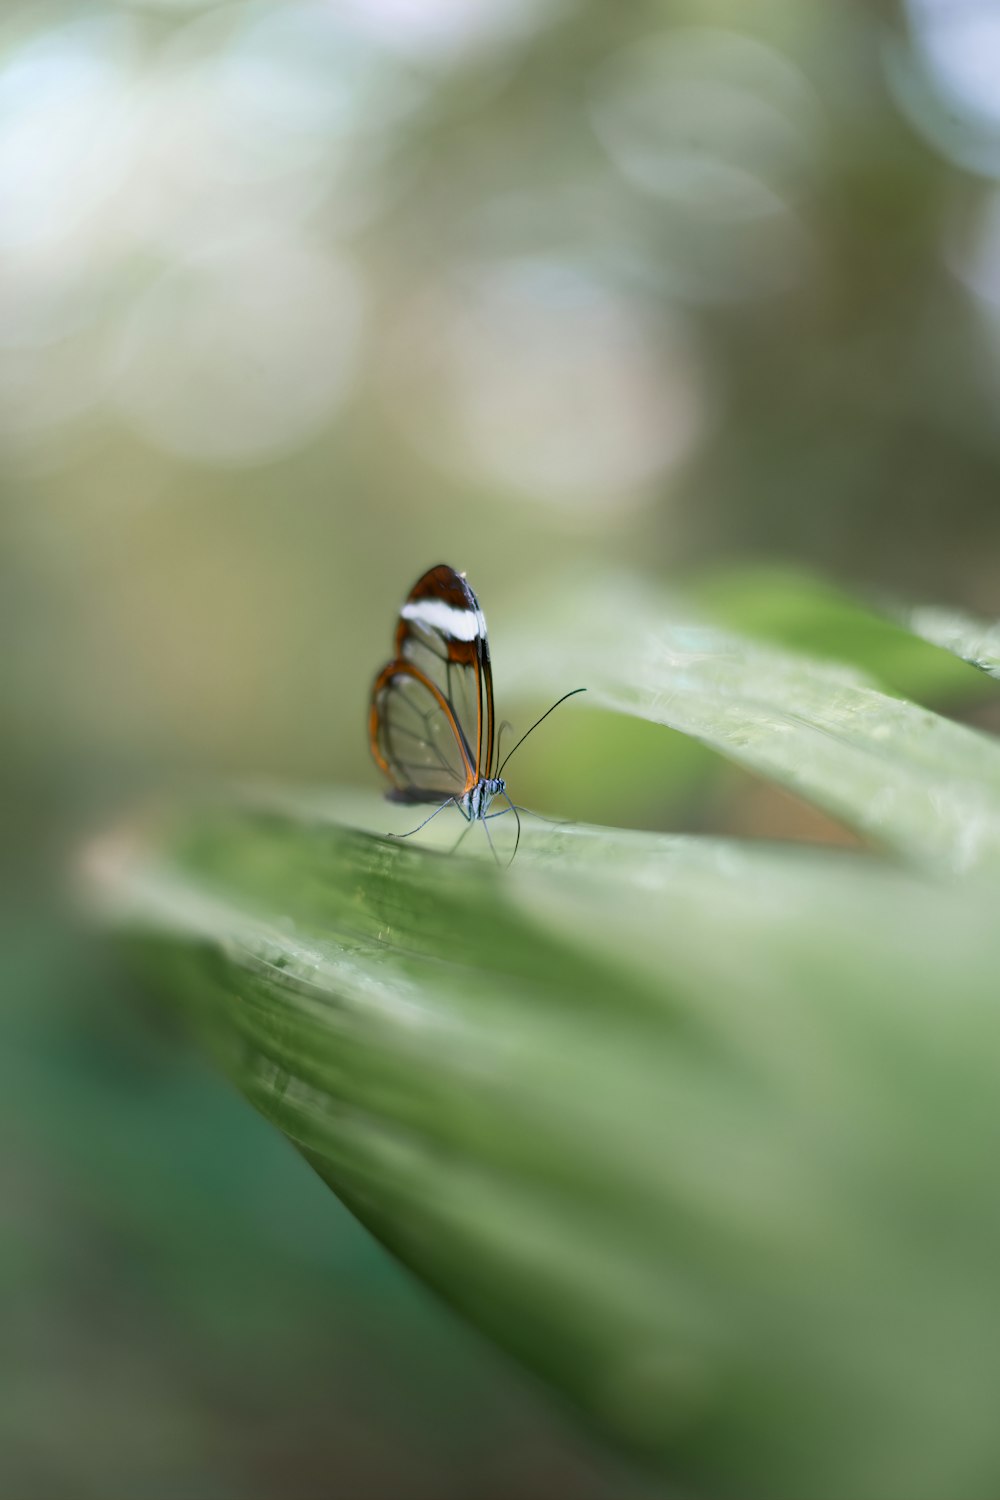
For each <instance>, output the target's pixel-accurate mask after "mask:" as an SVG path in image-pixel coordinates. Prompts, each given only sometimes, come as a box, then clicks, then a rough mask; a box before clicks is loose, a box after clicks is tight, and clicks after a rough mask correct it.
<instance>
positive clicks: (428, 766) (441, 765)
mask: <svg viewBox="0 0 1000 1500" xmlns="http://www.w3.org/2000/svg"><path fill="white" fill-rule="evenodd" d="M371 739H372V753H373V754H374V756H375V759H376V760H377V761H378V763H379V765H380V766H381V767H382V769H383V770H384V771H385V772H386V774H387V775H388V776H389V777H390V779H391V780H392V782H393V784H394V786H395V793H394V794H393V795H395V796H396V797H397V798H398V799H399V800H401V801H408V802H444V801H447V799H448V798H449V797H455V798H460V797H462V796H464V794H465V793H466V792H467V791H468V790H469V789H470V788H471V787H473V786H475V784H476V779H477V777H476V769H475V766H474V764H473V761H472V755H471V753H470V751H469V748H468V745H467V744H466V743H465V740H464V736H463V735H462V732H461V729H460V726H459V724H458V722H457V720H456V718H455V715H454V712H453V710H452V708H451V707H450V704H449V702H448V700H447V698H446V697H445V695H444V694H443V693H442V692H441V691H440V690H438V691H435V690H434V686H433V684H432V681H431V680H430V679H428V678H427V677H426V676H425V675H424V674H423V673H421V672H419V669H417V668H415V667H411V666H410V664H409V663H404V662H393V663H392V664H391V665H390V666H388V667H386V668H385V670H384V671H383V672H382V673H381V674H380V676H379V678H378V680H377V682H376V684H375V689H374V692H373V695H372V712H371Z"/></svg>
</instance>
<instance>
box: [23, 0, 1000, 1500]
mask: <svg viewBox="0 0 1000 1500" xmlns="http://www.w3.org/2000/svg"><path fill="white" fill-rule="evenodd" d="M998 77H1000V10H998V8H997V7H996V5H995V4H994V3H992V0H981V3H980V0H910V3H908V4H902V3H900V4H895V3H888V0H887V3H884V4H872V3H870V0H858V3H850V0H814V3H812V4H809V5H802V4H801V3H800V0H687V3H683V0H644V3H634V4H631V5H628V6H612V5H608V4H606V3H596V0H311V3H298V0H276V3H266V0H246V3H224V4H205V3H201V0H133V3H131V4H124V3H123V4H111V3H104V0H86V3H80V4H77V5H74V4H48V3H44V0H30V3H29V0H8V4H7V5H6V6H5V8H4V13H3V16H2V19H0V351H2V352H0V441H2V463H3V512H2V549H0V611H2V620H3V626H4V631H3V643H4V649H3V657H2V660H3V666H2V669H0V692H2V698H0V714H2V728H3V733H2V735H0V789H2V793H3V800H4V805H5V817H4V838H3V844H2V852H0V860H2V865H0V870H2V876H3V897H4V902H3V917H2V922H3V926H4V932H3V944H2V952H0V991H2V995H3V1000H2V1009H0V1029H2V1037H0V1084H2V1087H0V1124H2V1134H0V1141H2V1147H0V1151H2V1157H0V1166H2V1174H3V1180H2V1187H3V1191H2V1196H0V1216H2V1221H3V1233H2V1236H0V1256H2V1257H3V1263H4V1268H5V1273H4V1289H5V1291H6V1293H7V1300H8V1311H7V1314H6V1316H5V1331H4V1339H3V1350H2V1353H0V1380H2V1381H3V1395H4V1399H3V1401H2V1403H0V1489H2V1491H3V1493H4V1494H11V1495H13V1494H17V1495H18V1496H21V1497H24V1500H36V1497H37V1500H42V1497H44V1500H59V1497H62V1496H66V1497H72V1500H77V1497H81V1496H82V1497H86V1496H91V1495H93V1496H95V1497H97V1496H100V1497H103V1500H114V1497H116V1496H118V1495H128V1496H130V1497H131V1496H139V1495H142V1496H151V1497H165V1500H172V1497H174V1496H180V1495H184V1496H197V1497H198V1500H223V1497H228V1496H231V1495H239V1496H241V1497H243V1496H249V1497H254V1500H255V1497H261V1500H269V1497H271V1496H277V1495H282V1496H286V1495H292V1496H312V1495H316V1496H319V1495H329V1494H341V1493H343V1494H345V1495H347V1494H349V1495H352V1496H360V1495H365V1496H372V1497H378V1500H381V1497H387V1500H389V1497H392V1500H395V1497H401V1500H407V1497H410V1496H423V1495H427V1496H434V1497H446V1496H449V1495H455V1496H460V1495H467V1494H470V1493H475V1494H478V1495H481V1496H485V1497H489V1496H496V1497H518V1496H525V1497H532V1496H536V1495H538V1494H540V1493H545V1494H548V1495H565V1496H568V1497H594V1500H602V1497H609V1496H626V1495H633V1494H634V1495H640V1494H646V1493H651V1491H650V1490H648V1489H647V1487H646V1486H645V1484H644V1481H643V1480H642V1479H641V1478H640V1477H638V1476H636V1475H633V1474H631V1473H630V1474H628V1475H626V1474H625V1473H624V1472H623V1471H622V1470H621V1469H619V1468H618V1467H617V1465H616V1463H615V1461H614V1460H612V1459H611V1458H609V1457H608V1455H607V1454H605V1453H602V1452H600V1451H599V1450H597V1449H596V1448H592V1447H591V1446H590V1445H589V1444H588V1443H587V1441H586V1440H585V1439H584V1438H583V1437H581V1436H580V1434H579V1433H577V1432H575V1431H574V1430H573V1428H572V1427H571V1426H570V1425H569V1423H568V1422H567V1421H566V1420H565V1419H564V1418H563V1416H562V1415H561V1414H560V1413H559V1412H558V1411H557V1410H555V1409H554V1408H553V1407H552V1405H551V1403H550V1401H549V1400H548V1398H546V1397H545V1396H544V1395H543V1394H542V1393H541V1392H540V1391H539V1390H537V1389H536V1388H535V1387H533V1386H531V1385H530V1384H529V1383H528V1382H527V1381H526V1380H525V1379H524V1378H523V1377H522V1376H521V1375H520V1374H519V1373H517V1372H514V1371H511V1370H509V1369H508V1368H507V1367H506V1366H505V1365H504V1364H502V1362H501V1361H500V1360H499V1359H498V1358H497V1357H495V1356H494V1355H493V1354H492V1353H491V1352H490V1351H488V1350H487V1349H485V1348H484V1347H483V1346H482V1345H481V1344H479V1343H478V1342H477V1341H476V1340H475V1339H474V1338H473V1337H472V1336H471V1335H468V1334H466V1333H465V1331H464V1330H462V1329H460V1328H459V1327H457V1326H456V1325H455V1324H454V1323H453V1322H452V1321H451V1320H450V1319H449V1318H448V1317H446V1316H444V1315H442V1314H441V1313H440V1312H439V1311H438V1309H437V1308H436V1307H434V1306H433V1305H432V1304H431V1303H430V1301H429V1300H428V1299H426V1298H425V1297H424V1296H423V1294H421V1293H420V1292H419V1291H418V1290H416V1289H415V1288H413V1287H412V1286H411V1285H410V1284H409V1282H408V1281H407V1280H406V1279H405V1278H404V1277H403V1276H402V1275H401V1274H400V1273H398V1272H397V1271H396V1270H395V1268H394V1267H393V1266H392V1265H391V1264H389V1263H388V1262H387V1261H386V1258H385V1257H384V1256H383V1254H382V1253H381V1252H380V1251H379V1250H378V1249H377V1247H375V1246H374V1245H372V1244H371V1243H369V1241H368V1239H367V1237H366V1236H365V1235H364V1234H363V1233H362V1232H361V1231H360V1230H359V1229H358V1228H357V1226H356V1225H354V1223H353V1221H351V1220H350V1219H349V1217H348V1216H347V1215H346V1214H344V1213H342V1212H341V1211H340V1210H339V1209H338V1206H337V1205H336V1204H335V1203H334V1202H333V1201H332V1200H331V1199H330V1198H329V1195H328V1194H327V1193H326V1192H325V1191H323V1190H321V1189H320V1188H319V1186H318V1184H316V1183H315V1182H314V1180H313V1179H312V1178H311V1176H310V1173H309V1171H308V1170H307V1168H306V1167H305V1166H304V1165H303V1164H302V1163H301V1162H300V1161H299V1160H298V1159H297V1158H296V1157H295V1155H294V1154H293V1152H292V1151H291V1150H290V1148H288V1147H287V1146H286V1145H285V1144H284V1143H283V1142H281V1141H280V1140H278V1139H276V1138H275V1137H274V1136H273V1135H272V1134H271V1133H270V1132H269V1131H268V1130H267V1129H266V1128H265V1127H264V1126H263V1125H262V1124H261V1123H260V1122H259V1121H257V1120H256V1118H255V1117H254V1116H253V1115H252V1114H251V1112H250V1111H249V1109H248V1108H247V1107H246V1106H245V1105H243V1104H242V1103H241V1102H240V1101H239V1100H237V1099H236V1098H235V1097H231V1096H230V1094H229V1093H228V1092H227V1091H226V1089H225V1087H224V1086H223V1085H222V1084H220V1083H218V1082H217V1081H216V1079H215V1078H214V1077H213V1076H212V1075H211V1074H210V1073H209V1072H208V1070H207V1069H202V1067H201V1065H200V1064H199V1063H198V1062H197V1060H196V1059H194V1058H192V1057H191V1056H190V1054H189V1053H188V1051H187V1050H186V1049H185V1047H184V1044H183V1041H182V1040H180V1039H178V1038H176V1037H174V1036H172V1035H170V1034H169V1033H168V1032H167V1031H166V1030H165V1029H164V1026H163V1023H162V1022H161V1021H160V1020H159V1018H158V1017H157V1014H156V1012H155V1009H154V1008H152V1007H151V1006H147V1005H146V1004H145V1002H144V1001H143V1000H142V997H140V996H135V995H132V994H131V992H130V990H129V987H128V984H127V981H126V980H125V979H124V978H123V977H122V976H121V975H120V974H118V973H117V972H116V971H115V970H114V968H113V967H112V966H111V965H110V964H109V963H108V961H107V960H106V959H105V958H104V957H103V956H102V955H100V954H98V953H95V952H93V951H92V950H91V949H90V948H89V947H88V945H87V944H86V942H85V941H83V940H82V939H81V938H80V936H79V935H78V934H77V932H76V930H75V927H74V923H73V922H72V920H70V919H68V918H67V917H66V916H65V914H64V910H63V906H64V903H63V900H62V897H61V894H60V889H59V887H60V882H61V877H60V874H59V872H60V871H61V870H63V869H65V867H66V864H67V861H68V860H69V859H70V858H71V856H72V851H73V850H74V849H75V848H76V847H78V845H79V844H80V842H81V841H82V840H85V839H86V838H87V837H88V836H89V835H90V833H91V832H92V831H93V830H94V829H95V828H98V827H100V825H101V824H102V822H103V821H104V820H105V819H107V818H110V817H113V816H114V815H115V814H116V813H117V811H118V810H120V809H121V808H122V807H123V806H124V807H127V806H128V805H129V803H130V802H132V801H134V800H135V799H137V798H141V797H142V796H144V795H146V794H148V793H149V792H151V791H155V790H158V789H161V788H163V787H164V786H170V785H175V784H178V783H182V782H183V781H184V780H185V778H188V777H193V776H195V775H198V776H202V775H205V774H209V775H218V776H230V775H234V774H236V775H265V776H268V777H280V778H284V779H287V780H293V781H302V782H319V783H323V782H346V783H357V784H361V785H368V786H374V784H375V780H376V777H375V772H374V770H373V768H372V767H371V766H370V764H369V761H368V754H367V747H366V744H365V737H364V714H365V700H366V695H367V691H368V686H369V682H370V680H371V677H372V676H373V674H374V671H375V670H376V668H377V667H378V666H379V665H381V663H382V661H383V660H384V659H386V657H387V656H388V654H389V648H390V643H391V632H392V623H393V612H394V610H395V608H396V606H397V605H398V603H399V601H400V599H401V597H402V595H403V594H404V593H405V591H406V589H407V587H408V586H409V584H410V583H411V581H412V580H413V578H415V577H416V576H417V575H418V574H419V573H420V572H421V571H422V570H423V569H424V568H425V567H427V566H429V565H430V564H432V563H434V562H437V561H440V560H446V561H449V562H451V563H453V564H454V565H455V566H457V567H459V568H467V569H468V571H469V574H470V577H471V579H472V581H473V583H474V586H475V587H476V589H477V591H478V592H479V594H480V596H481V598H482V599H483V601H484V604H485V607H486V611H487V614H488V617H489V618H490V621H491V624H492V626H493V647H494V659H495V669H496V679H497V689H498V698H499V707H500V711H501V712H511V711H514V710H516V711H517V712H518V713H520V712H521V711H522V709H523V707H524V706H523V705H516V704H505V703H504V701H503V632H502V626H503V621H504V620H505V619H507V620H510V619H516V618H517V615H518V601H519V600H530V598H531V597H532V594H533V591H535V590H537V589H538V588H541V587H545V586H547V584H548V583H549V582H550V581H551V580H553V579H556V578H559V577H562V576H563V575H564V574H568V573H571V572H574V571H575V570H579V569H585V568H587V567H589V566H598V565H599V566H606V565H608V564H613V565H618V566H623V567H631V568H633V569H636V570H639V571H641V572H643V573H644V574H646V575H647V576H650V577H652V578H654V579H659V580H662V581H663V582H664V583H665V584H671V583H673V584H674V585H677V584H680V585H685V584H686V583H687V582H688V581H689V580H690V579H691V578H693V577H696V576H699V575H700V574H702V573H703V572H705V571H706V570H709V571H711V570H714V569H719V568H722V567H732V566H736V567H741V566H745V565H748V564H757V563H764V564H766V565H767V566H768V567H769V568H775V567H778V568H792V569H803V568H804V569H810V570H817V571H819V572H821V573H823V574H824V575H825V576H826V577H828V578H830V579H832V580H835V581H837V582H839V583H840V584H841V585H844V586H846V587H847V588H848V589H851V590H854V591H858V592H861V593H870V594H872V595H874V596H878V597H892V598H896V599H900V600H926V601H932V602H947V603H953V604H958V605H962V606H965V607H968V608H971V609H973V610H978V611H981V612H984V613H986V614H995V613H996V596H997V583H998V574H1000V561H998V559H1000V551H998V546H997V543H998V541H1000V515H998V510H997V494H998V482H1000V421H998V419H997V407H998V398H1000V89H998V87H997V79H998ZM498 627H499V628H498ZM570 685H571V686H572V685H575V684H570ZM582 723H583V720H582V719H580V718H577V719H575V720H574V719H572V718H570V716H569V715H567V716H566V717H564V718H563V719H562V721H561V722H560V720H559V716H556V718H555V719H554V720H553V721H552V725H551V733H550V734H548V736H547V737H546V738H545V739H544V740H543V738H542V737H541V736H540V737H539V738H538V740H537V741H533V745H534V746H535V748H534V749H533V751H532V752H531V753H530V754H529V753H527V752H526V753H525V754H524V756H523V757H522V758H521V762H520V767H519V781H518V790H519V792H520V793H521V794H522V795H523V797H524V800H526V801H528V802H529V803H534V804H535V805H538V804H540V805H543V806H549V807H552V808H553V810H556V811H559V812H562V813H566V814H570V815H576V816H580V817H585V818H588V819H591V820H595V821H599V820H606V821H619V822H625V823H637V824H641V825H643V826H651V827H665V828H671V827H688V828H704V829H711V830H713V831H718V830H720V829H721V830H727V831H735V832H751V833H758V834H761V833H765V834H766V833H771V834H773V833H780V834H782V835H783V836H787V835H789V834H790V835H792V836H798V837H812V836H826V834H827V833H832V831H831V830H823V829H821V828H820V829H817V826H816V824H815V823H814V822H809V821H808V819H809V816H811V815H807V814H805V813H804V812H802V813H801V814H800V813H798V812H795V811H794V810H793V811H791V812H790V811H789V810H788V809H787V808H786V809H785V811H784V812H783V813H781V815H780V816H779V815H778V814H777V813H776V812H775V808H774V805H773V804H771V803H768V804H766V807H765V811H764V813H763V814H761V815H759V816H758V815H757V814H754V813H753V812H752V809H753V808H754V807H755V806H758V802H756V801H755V798H757V796H758V793H757V791H756V790H755V789H754V788H753V787H752V786H751V783H750V779H749V778H747V777H741V776H740V775H739V773H736V772H734V771H730V770H724V769H719V768H715V767H712V766H711V765H710V764H708V763H707V760H706V758H705V757H704V756H703V755H702V753H701V752H699V751H697V749H695V748H693V747H690V746H688V745H686V744H685V743H684V742H683V741H680V740H679V739H678V738H677V737H673V736H665V735H664V734H662V733H657V732H655V731H652V730H650V731H649V732H648V733H646V732H645V731H643V729H642V726H638V725H628V726H619V725H616V724H615V723H614V722H612V721H610V720H609V721H604V720H603V719H602V718H600V717H599V716H597V715H593V714H590V715H588V716H587V718H586V733H581V729H580V726H581V724H582ZM624 759H627V762H628V764H629V767H630V774H629V776H628V777H623V776H621V775H620V774H619V768H620V766H621V764H622V762H623V760H624ZM748 808H750V809H751V811H750V812H748V811H747V809H748Z"/></svg>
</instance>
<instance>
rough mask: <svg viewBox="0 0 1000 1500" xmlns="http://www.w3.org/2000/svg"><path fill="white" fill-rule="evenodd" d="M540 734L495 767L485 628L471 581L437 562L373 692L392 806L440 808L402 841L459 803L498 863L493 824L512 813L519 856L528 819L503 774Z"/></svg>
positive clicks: (372, 731)
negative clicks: (495, 807) (498, 805)
mask: <svg viewBox="0 0 1000 1500" xmlns="http://www.w3.org/2000/svg"><path fill="white" fill-rule="evenodd" d="M583 691H584V689H583V688H574V690H573V692H572V693H566V694H564V696H563V697H562V698H560V699H559V700H558V702H557V703H553V705H552V708H550V709H548V710H547V711H546V713H544V714H542V718H541V719H538V720H536V722H535V723H534V724H532V726H531V729H536V728H537V727H538V725H539V724H540V723H541V722H542V719H545V718H547V717H548V715H549V714H550V713H551V712H552V710H553V709H555V708H558V707H559V704H560V703H564V702H565V701H566V699H567V698H572V697H573V694H574V693H582V692H583ZM531 729H529V730H527V731H526V732H525V733H524V734H523V735H522V736H521V738H520V739H519V740H518V741H517V744H515V745H514V746H513V748H512V749H511V750H509V751H508V753H507V755H506V756H505V757H504V759H503V761H502V762H501V763H500V764H499V765H497V766H496V768H495V769H494V753H493V752H494V717H493V669H492V666H491V665H490V643H489V638H488V636H487V634H486V620H485V618H484V616H483V611H482V609H481V608H480V604H479V600H478V599H477V598H476V596H475V594H474V593H473V591H472V589H471V588H470V587H469V584H468V583H467V582H466V578H465V574H464V573H456V571H455V569H454V568H451V567H449V566H448V564H447V563H438V565H437V566H436V567H434V568H430V569H429V570H428V571H427V572H426V573H424V574H423V576H422V577H421V578H418V579H417V581H416V583H415V584H414V585H413V587H412V588H411V590H410V592H409V593H408V594H407V596H406V599H405V600H404V601H403V605H402V607H401V609H400V611H399V621H398V623H397V625H396V655H395V658H394V660H393V661H391V662H389V663H388V665H387V666H384V667H383V668H382V670H381V672H379V674H378V676H377V677H376V679H375V684H374V686H373V688H372V699H371V709H370V712H369V717H368V735H369V740H370V742H371V751H372V755H373V756H374V758H375V762H376V764H377V765H378V766H379V768H380V769H381V770H382V771H384V772H385V774H386V775H387V776H388V777H389V779H390V781H391V782H392V783H393V786H392V790H391V791H390V792H389V793H388V794H387V795H388V796H389V798H390V800H391V801H393V802H411V803H421V802H424V803H429V802H436V803H438V804H439V806H438V807H437V808H435V810H434V812H432V813H431V814H430V816H429V817H427V818H425V819H424V821H423V822H422V823H420V824H418V826H417V827H416V828H412V829H411V830H410V833H406V834H401V835H398V836H399V837H401V838H409V837H410V834H411V833H419V831H420V829H421V828H424V827H426V825H427V824H428V823H429V822H430V821H431V818H435V817H437V814H438V813H439V812H442V811H443V810H444V809H445V808H446V807H451V806H453V805H454V806H455V807H457V808H458V810H459V812H461V813H462V815H463V816H464V817H465V819H466V823H467V826H466V827H465V828H464V829H463V830H462V836H463V837H464V835H465V834H466V833H467V832H468V830H469V828H470V827H471V826H472V824H473V823H474V822H476V821H477V820H481V821H482V823H483V827H484V828H485V829H486V834H487V837H488V838H489V842H490V847H491V848H492V849H493V853H494V856H496V849H495V848H494V847H493V840H492V838H491V837H490V831H489V826H488V820H489V819H491V818H499V817H502V816H503V814H504V813H506V812H513V814H514V818H515V820H516V822H517V840H516V841H515V844H514V853H515V854H516V853H517V845H518V842H519V841H520V837H521V820H520V818H519V817H518V808H517V807H516V805H515V804H514V803H513V802H512V801H511V799H510V797H509V796H508V794H507V783H506V782H505V781H504V779H503V775H502V772H503V768H504V766H505V765H506V764H507V761H508V760H509V759H510V757H511V756H512V755H513V753H514V750H516V749H517V748H518V745H520V744H522V743H523V742H524V740H526V739H527V737H528V735H529V734H530V733H531ZM497 759H499V755H498V756H497ZM495 797H502V798H503V799H504V801H505V802H506V803H507V806H506V807H505V808H503V809H501V811H500V812H491V811H490V806H491V804H492V802H493V799H494V798H495ZM460 842H461V838H460V839H459V843H460ZM455 847H456V848H457V847H458V845H457V844H456V846H455ZM513 857H514V855H513V854H512V855H511V859H513Z"/></svg>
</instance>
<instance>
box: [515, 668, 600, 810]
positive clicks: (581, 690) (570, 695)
mask: <svg viewBox="0 0 1000 1500" xmlns="http://www.w3.org/2000/svg"><path fill="white" fill-rule="evenodd" d="M586 691H587V689H586V688H573V689H572V691H571V692H568V693H563V695H562V697H561V698H557V699H556V701H555V703H553V705H552V707H551V708H547V709H546V710H545V712H544V713H543V714H542V718H541V719H536V720H535V722H534V724H532V726H531V729H526V730H525V731H524V733H523V734H522V736H521V738H520V739H519V740H518V741H517V744H515V745H513V746H512V747H511V749H510V750H508V751H507V754H506V755H505V756H504V758H503V760H502V761H501V762H500V764H499V766H497V775H498V776H499V775H501V774H502V772H503V768H504V766H505V765H506V764H507V762H508V761H509V760H510V758H511V756H512V755H513V754H514V751H515V750H516V749H517V748H518V745H523V744H524V742H525V740H526V739H527V738H528V735H529V734H530V733H531V730H532V729H537V728H538V726H539V724H540V723H541V722H542V719H547V718H548V716H549V714H551V713H554V712H555V710H556V709H557V708H558V707H559V705H560V703H565V702H566V699H567V698H575V697H576V695H577V693H585V692H586ZM519 826H520V825H519Z"/></svg>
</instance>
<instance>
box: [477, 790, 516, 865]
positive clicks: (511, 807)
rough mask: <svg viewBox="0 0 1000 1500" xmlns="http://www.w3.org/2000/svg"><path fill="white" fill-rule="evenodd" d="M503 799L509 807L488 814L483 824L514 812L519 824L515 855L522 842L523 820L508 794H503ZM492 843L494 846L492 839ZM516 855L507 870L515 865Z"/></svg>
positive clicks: (511, 859) (510, 860)
mask: <svg viewBox="0 0 1000 1500" xmlns="http://www.w3.org/2000/svg"><path fill="white" fill-rule="evenodd" d="M503 797H504V801H505V802H506V803H507V806H506V807H503V808H501V809H500V811H499V812H495V813H487V814H486V816H485V817H484V818H483V822H484V823H488V822H489V820H490V818H505V817H506V816H507V814H508V813H509V812H512V813H513V814H514V819H515V822H516V823H517V838H516V839H515V840H514V854H516V853H517V846H518V844H519V843H520V842H521V819H520V818H519V817H518V815H517V814H518V808H517V807H516V806H515V804H514V803H513V802H512V801H511V800H510V798H509V797H508V796H507V793H506V792H504V793H503ZM486 831H487V833H489V829H487V830H486ZM490 843H491V844H492V839H491V840H490ZM493 852H494V853H496V850H494V851H493ZM514 854H512V855H511V857H510V859H509V860H508V861H507V868H508V869H509V868H510V866H511V865H512V864H513V863H514Z"/></svg>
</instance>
